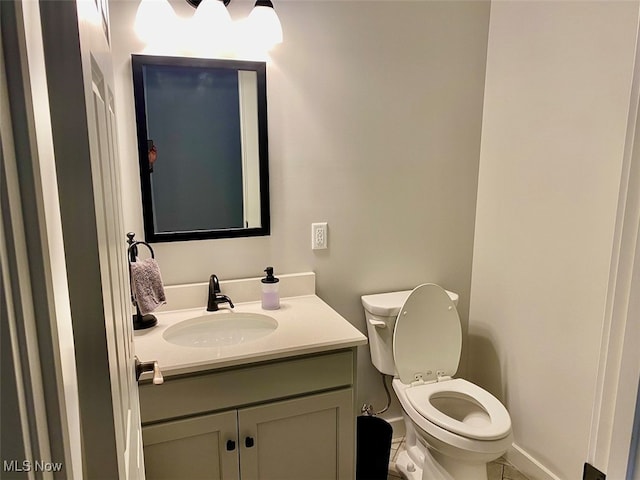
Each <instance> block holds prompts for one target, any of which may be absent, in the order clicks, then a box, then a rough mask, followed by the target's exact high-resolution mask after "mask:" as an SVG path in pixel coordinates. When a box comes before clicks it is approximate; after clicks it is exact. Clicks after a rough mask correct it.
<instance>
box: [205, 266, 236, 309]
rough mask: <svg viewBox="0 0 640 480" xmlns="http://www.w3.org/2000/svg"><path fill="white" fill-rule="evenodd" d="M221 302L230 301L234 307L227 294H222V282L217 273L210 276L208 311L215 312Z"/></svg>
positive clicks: (230, 304)
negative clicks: (219, 280)
mask: <svg viewBox="0 0 640 480" xmlns="http://www.w3.org/2000/svg"><path fill="white" fill-rule="evenodd" d="M219 303H228V304H229V306H230V307H231V308H233V302H231V299H230V298H229V297H227V296H226V295H221V294H220V282H218V277H217V276H216V275H211V278H209V297H208V298H207V312H215V311H217V310H218V304H219Z"/></svg>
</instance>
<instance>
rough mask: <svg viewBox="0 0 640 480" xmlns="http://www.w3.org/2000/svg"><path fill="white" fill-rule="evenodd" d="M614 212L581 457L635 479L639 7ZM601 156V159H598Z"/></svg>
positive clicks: (639, 315)
mask: <svg viewBox="0 0 640 480" xmlns="http://www.w3.org/2000/svg"><path fill="white" fill-rule="evenodd" d="M638 25H639V26H638V35H637V36H636V50H635V62H634V69H633V78H632V87H631V96H630V102H629V114H628V120H627V132H626V139H625V148H624V158H623V168H622V176H621V181H620V189H619V197H618V212H617V217H616V225H615V234H614V244H613V250H612V256H611V267H610V272H609V287H608V291H607V301H606V310H605V316H604V324H603V331H602V340H601V347H600V361H599V367H598V376H597V378H596V397H595V402H594V406H593V414H592V420H591V436H590V441H589V452H588V457H587V460H588V461H589V462H590V463H591V464H592V465H594V466H595V467H597V468H598V469H600V470H602V471H603V472H605V473H606V474H607V475H608V476H609V477H611V478H620V479H622V478H626V479H629V480H630V479H631V478H635V479H640V471H637V470H636V471H635V475H634V477H631V475H633V474H634V472H633V470H634V468H635V469H637V468H638V467H637V465H638V458H637V457H638V456H640V453H639V452H638V451H637V449H638V437H639V436H640V421H639V417H640V398H639V396H638V394H639V392H640V384H639V382H640V357H639V354H638V350H637V339H638V338H640V11H639V20H638ZM604 160H606V159H603V161H604Z"/></svg>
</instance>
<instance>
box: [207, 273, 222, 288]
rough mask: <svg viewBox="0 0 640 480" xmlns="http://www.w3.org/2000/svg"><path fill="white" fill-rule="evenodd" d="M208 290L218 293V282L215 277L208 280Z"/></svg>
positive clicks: (212, 276)
mask: <svg viewBox="0 0 640 480" xmlns="http://www.w3.org/2000/svg"><path fill="white" fill-rule="evenodd" d="M209 289H210V290H213V293H220V282H219V281H218V276H217V275H215V274H214V275H211V278H209Z"/></svg>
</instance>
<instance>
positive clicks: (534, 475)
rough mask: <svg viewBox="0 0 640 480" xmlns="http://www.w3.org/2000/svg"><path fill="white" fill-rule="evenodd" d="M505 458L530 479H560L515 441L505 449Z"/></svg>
mask: <svg viewBox="0 0 640 480" xmlns="http://www.w3.org/2000/svg"><path fill="white" fill-rule="evenodd" d="M505 458H506V459H507V460H508V461H509V462H510V463H511V464H512V465H513V466H514V467H516V468H517V469H518V470H520V471H521V472H522V473H523V474H524V475H526V476H527V477H528V478H530V479H531V480H562V479H561V478H560V477H558V476H557V475H554V474H553V473H552V472H551V471H550V470H549V469H548V468H547V467H545V466H544V465H543V464H542V463H540V462H539V461H537V460H536V459H535V458H533V457H532V456H531V455H529V454H528V453H527V452H526V451H525V450H523V449H522V448H521V447H519V446H518V445H516V444H515V443H513V444H511V447H510V448H509V450H507V453H506V454H505Z"/></svg>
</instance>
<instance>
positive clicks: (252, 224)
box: [131, 55, 270, 242]
mask: <svg viewBox="0 0 640 480" xmlns="http://www.w3.org/2000/svg"><path fill="white" fill-rule="evenodd" d="M131 63H132V68H133V88H134V98H135V109H136V124H137V130H138V156H139V159H138V160H139V164H140V182H141V187H142V204H143V205H142V206H143V217H144V229H145V238H146V240H147V241H148V242H168V241H182V240H197V239H205V238H224V237H241V236H257V235H268V234H269V228H270V226H269V223H270V222H269V193H268V185H269V182H268V175H269V174H268V158H267V156H268V152H267V150H268V148H267V95H266V64H265V63H264V62H249V61H235V60H211V59H203V58H186V57H161V56H149V55H132V57H131Z"/></svg>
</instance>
